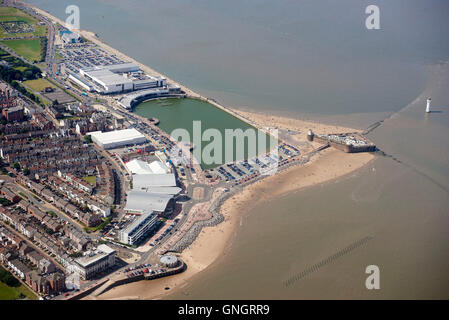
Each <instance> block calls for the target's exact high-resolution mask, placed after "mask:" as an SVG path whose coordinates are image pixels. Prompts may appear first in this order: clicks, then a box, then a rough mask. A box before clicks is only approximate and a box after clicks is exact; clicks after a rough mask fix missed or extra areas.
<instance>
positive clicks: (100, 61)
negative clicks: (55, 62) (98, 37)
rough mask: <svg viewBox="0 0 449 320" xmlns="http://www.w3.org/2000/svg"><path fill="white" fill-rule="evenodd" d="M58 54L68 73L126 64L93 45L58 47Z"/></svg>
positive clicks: (78, 44) (81, 44)
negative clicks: (95, 67)
mask: <svg viewBox="0 0 449 320" xmlns="http://www.w3.org/2000/svg"><path fill="white" fill-rule="evenodd" d="M57 53H58V54H59V55H60V56H61V58H62V59H61V61H60V63H62V64H63V65H64V67H65V68H66V72H72V73H78V72H79V69H84V68H89V67H94V66H106V65H112V64H118V63H124V61H123V60H121V59H120V58H118V57H117V56H115V55H110V54H108V53H107V52H106V51H104V50H103V49H101V48H100V47H98V46H97V45H95V44H93V43H77V44H71V45H64V46H61V45H58V46H57Z"/></svg>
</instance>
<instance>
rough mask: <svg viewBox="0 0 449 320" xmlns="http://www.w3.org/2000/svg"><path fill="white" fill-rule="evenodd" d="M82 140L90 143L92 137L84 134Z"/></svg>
mask: <svg viewBox="0 0 449 320" xmlns="http://www.w3.org/2000/svg"><path fill="white" fill-rule="evenodd" d="M84 141H86V143H92V137H91V136H89V135H85V136H84Z"/></svg>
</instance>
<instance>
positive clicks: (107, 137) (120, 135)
mask: <svg viewBox="0 0 449 320" xmlns="http://www.w3.org/2000/svg"><path fill="white" fill-rule="evenodd" d="M88 135H90V136H91V137H92V141H93V142H95V143H96V144H98V145H99V146H100V147H102V148H103V149H113V148H119V147H123V146H127V145H134V144H142V143H145V142H147V138H146V137H145V136H144V135H143V134H141V133H140V132H139V131H137V130H136V129H134V128H132V129H124V130H115V131H109V132H101V131H94V132H89V133H88Z"/></svg>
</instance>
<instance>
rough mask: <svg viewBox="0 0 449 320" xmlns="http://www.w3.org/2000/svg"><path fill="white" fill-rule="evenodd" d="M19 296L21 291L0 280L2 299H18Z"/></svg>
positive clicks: (0, 297) (0, 298)
mask: <svg viewBox="0 0 449 320" xmlns="http://www.w3.org/2000/svg"><path fill="white" fill-rule="evenodd" d="M18 297H19V293H18V292H17V291H16V290H15V289H14V288H11V287H8V286H7V285H6V284H4V283H3V282H0V300H16V299H17V298H18Z"/></svg>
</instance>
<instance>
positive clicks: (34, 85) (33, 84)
mask: <svg viewBox="0 0 449 320" xmlns="http://www.w3.org/2000/svg"><path fill="white" fill-rule="evenodd" d="M23 83H24V84H25V85H26V86H28V87H30V88H31V89H33V90H34V91H37V92H40V91H42V90H44V89H45V88H46V87H52V88H56V87H55V86H54V85H53V84H51V83H50V82H48V81H47V80H45V79H42V78H39V79H35V80H27V81H24V82H23Z"/></svg>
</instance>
